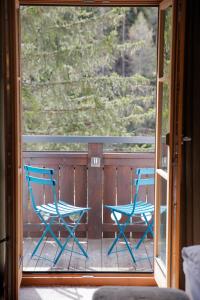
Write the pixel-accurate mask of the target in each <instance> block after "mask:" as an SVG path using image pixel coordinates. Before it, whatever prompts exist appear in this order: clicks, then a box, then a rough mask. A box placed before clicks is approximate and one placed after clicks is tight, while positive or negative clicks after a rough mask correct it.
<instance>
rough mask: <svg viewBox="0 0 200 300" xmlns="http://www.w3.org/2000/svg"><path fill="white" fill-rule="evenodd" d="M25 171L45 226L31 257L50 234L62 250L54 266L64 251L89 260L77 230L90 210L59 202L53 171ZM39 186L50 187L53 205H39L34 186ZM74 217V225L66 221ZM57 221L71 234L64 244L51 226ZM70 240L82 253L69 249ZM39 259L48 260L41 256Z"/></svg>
mask: <svg viewBox="0 0 200 300" xmlns="http://www.w3.org/2000/svg"><path fill="white" fill-rule="evenodd" d="M24 170H25V174H26V180H27V182H28V189H29V193H30V198H31V203H32V207H33V210H34V211H35V213H36V214H37V216H38V217H39V219H40V220H41V222H42V223H43V224H44V225H45V230H44V232H43V234H42V236H41V238H40V239H39V241H38V243H37V245H36V247H35V249H34V250H33V253H32V255H31V257H33V256H34V255H36V252H37V250H38V248H39V246H40V244H41V243H42V241H43V239H44V238H45V236H46V235H47V233H50V234H51V236H52V237H53V239H54V240H55V242H56V243H57V244H58V246H59V248H60V251H59V252H58V255H57V256H56V258H55V259H54V260H53V264H54V265H55V264H56V263H57V261H58V260H59V258H60V256H61V254H62V253H63V251H64V250H66V251H70V252H74V253H77V254H80V255H83V256H85V257H86V258H88V255H87V252H86V251H85V250H84V248H83V247H82V245H81V244H80V242H79V240H78V239H77V237H76V236H75V230H76V229H77V227H78V225H79V223H80V220H81V218H82V216H83V215H84V214H85V213H86V212H87V211H88V210H89V208H84V207H77V206H73V205H70V204H67V203H66V202H64V201H61V200H59V201H57V197H56V181H55V180H54V179H53V174H54V170H53V169H47V168H38V167H32V166H28V165H25V166H24ZM30 173H33V174H34V176H30ZM35 174H36V175H35ZM44 175H45V176H47V177H48V178H44ZM38 176H43V177H38ZM38 184H39V185H43V186H50V188H51V191H52V198H53V203H50V202H49V203H47V204H42V205H37V203H36V199H35V197H34V185H38ZM74 215H76V218H74V219H75V220H74V223H69V222H67V221H66V218H68V217H71V218H73V216H74ZM56 219H59V220H60V224H61V225H63V226H64V228H65V229H66V230H67V232H68V234H69V235H68V237H67V238H66V240H65V242H64V244H62V243H61V242H60V240H59V239H58V238H57V237H56V235H55V233H54V232H53V230H52V228H51V226H52V225H53V223H54V221H55V220H56ZM48 220H49V222H48ZM70 239H73V240H74V242H75V243H76V244H77V246H78V248H79V249H80V252H77V251H74V250H71V249H68V248H67V243H68V242H69V240H70ZM36 256H37V255H36ZM38 257H39V258H44V259H47V258H45V257H41V256H38Z"/></svg>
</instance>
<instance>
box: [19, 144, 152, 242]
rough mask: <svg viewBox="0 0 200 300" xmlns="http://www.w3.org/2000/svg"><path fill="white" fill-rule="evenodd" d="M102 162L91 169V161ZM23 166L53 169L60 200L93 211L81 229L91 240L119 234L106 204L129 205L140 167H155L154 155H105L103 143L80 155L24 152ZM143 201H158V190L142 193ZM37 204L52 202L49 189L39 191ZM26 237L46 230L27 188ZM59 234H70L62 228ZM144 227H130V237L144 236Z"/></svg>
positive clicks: (82, 233) (142, 191)
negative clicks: (142, 233) (98, 160)
mask: <svg viewBox="0 0 200 300" xmlns="http://www.w3.org/2000/svg"><path fill="white" fill-rule="evenodd" d="M94 157H98V158H100V166H99V167H94V166H91V159H92V158H94ZM23 163H24V164H30V165H35V166H40V167H47V168H53V169H54V170H55V179H56V180H57V198H58V199H62V200H65V201H67V202H68V203H70V204H74V205H77V206H83V207H87V206H88V207H90V208H91V210H90V211H89V213H88V216H87V218H85V219H82V222H81V224H80V226H79V229H78V234H79V235H80V236H88V238H101V237H102V236H104V237H113V236H114V234H115V232H116V231H117V227H116V224H115V223H114V221H113V220H112V218H111V215H110V212H109V210H108V209H106V208H104V205H105V204H111V205H115V204H126V203H129V202H130V201H131V199H132V197H133V195H134V192H135V190H134V186H133V179H134V178H135V169H136V168H138V167H153V166H154V153H104V152H103V144H102V143H89V144H88V153H80V152H49V151H48V152H39V151H34V152H29V151H26V152H23ZM140 196H141V197H143V198H144V199H146V197H148V201H150V202H152V203H153V201H154V187H151V188H148V190H146V189H145V188H144V189H143V190H141V194H140ZM36 198H37V201H38V202H37V203H38V204H42V203H45V202H46V201H47V202H49V201H51V200H50V197H49V190H48V188H45V189H44V188H43V187H38V188H37V191H36ZM23 216H24V217H23V218H24V236H25V237H36V236H40V235H41V231H43V229H44V226H43V225H42V224H41V222H40V220H39V219H38V217H37V215H36V214H35V213H34V211H33V209H32V206H31V201H30V198H29V194H28V189H27V184H26V182H25V180H24V187H23ZM53 229H54V231H55V232H56V233H57V234H60V235H61V236H62V235H65V234H66V232H65V231H63V228H62V227H61V226H60V225H59V223H58V224H56V225H54V228H53ZM144 229H145V226H144V225H137V224H136V225H130V226H129V227H128V228H127V235H129V234H130V233H132V235H133V236H134V237H137V235H138V234H141V232H143V231H144Z"/></svg>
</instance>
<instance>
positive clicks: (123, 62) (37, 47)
mask: <svg viewBox="0 0 200 300" xmlns="http://www.w3.org/2000/svg"><path fill="white" fill-rule="evenodd" d="M156 12H157V10H156V9H155V8H121V7H117V8H106V7H99V8H94V7H79V8H77V7H48V6H34V7H31V6H27V7H22V9H21V26H22V30H21V37H22V47H21V57H22V72H23V82H22V98H23V119H24V122H23V124H24V127H23V133H24V134H47V135H86V136H87V135H89V136H95V135H96V136H98V135H100V136H134V135H154V131H155V89H156V87H155V85H156V78H155V70H156V42H155V34H156V20H157V15H156ZM27 147H28V148H29V149H36V148H35V145H29V146H27V145H25V149H27ZM37 147H38V150H39V149H40V150H42V149H46V150H49V149H52V150H59V149H60V150H70V149H75V150H80V149H83V148H82V146H81V145H64V146H62V147H60V148H59V149H57V148H58V145H38V146H37ZM124 147H126V149H128V150H131V151H133V150H134V149H136V150H138V149H139V148H140V149H141V150H142V151H143V149H150V150H152V148H151V147H149V146H148V145H144V146H141V147H138V146H137V147H135V146H134V147H133V146H132V147H130V146H127V145H126V146H124ZM113 148H114V149H116V146H113ZM122 148H123V147H121V149H122ZM117 149H119V146H117Z"/></svg>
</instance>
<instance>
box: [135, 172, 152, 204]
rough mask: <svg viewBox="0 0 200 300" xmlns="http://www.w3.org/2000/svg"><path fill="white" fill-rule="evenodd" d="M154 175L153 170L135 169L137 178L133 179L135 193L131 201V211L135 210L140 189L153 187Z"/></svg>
mask: <svg viewBox="0 0 200 300" xmlns="http://www.w3.org/2000/svg"><path fill="white" fill-rule="evenodd" d="M154 174H155V169H154V168H138V169H136V175H137V178H136V179H134V185H135V187H136V191H135V195H134V199H133V209H135V205H136V202H137V201H138V197H139V189H140V187H141V186H150V185H154V182H155V179H154ZM144 177H145V178H144Z"/></svg>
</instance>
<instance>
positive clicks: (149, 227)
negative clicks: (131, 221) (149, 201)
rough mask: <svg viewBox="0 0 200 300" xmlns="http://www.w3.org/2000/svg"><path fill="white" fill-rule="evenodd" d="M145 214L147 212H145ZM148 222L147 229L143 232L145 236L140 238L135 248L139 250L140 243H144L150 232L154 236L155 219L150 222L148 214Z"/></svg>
mask: <svg viewBox="0 0 200 300" xmlns="http://www.w3.org/2000/svg"><path fill="white" fill-rule="evenodd" d="M144 215H145V214H144ZM144 218H145V221H146V224H147V229H146V230H145V232H144V233H143V236H142V237H141V239H140V240H139V242H138V243H137V245H136V246H135V249H136V250H137V249H138V248H139V247H140V245H141V244H142V242H143V241H144V239H145V238H146V236H147V234H148V233H149V232H150V233H151V234H152V236H153V237H154V232H153V225H154V221H152V222H151V223H149V222H148V220H147V218H146V216H144Z"/></svg>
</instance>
